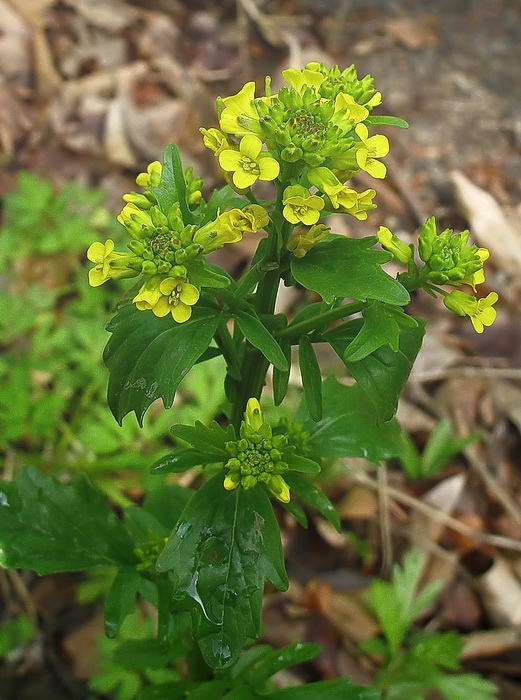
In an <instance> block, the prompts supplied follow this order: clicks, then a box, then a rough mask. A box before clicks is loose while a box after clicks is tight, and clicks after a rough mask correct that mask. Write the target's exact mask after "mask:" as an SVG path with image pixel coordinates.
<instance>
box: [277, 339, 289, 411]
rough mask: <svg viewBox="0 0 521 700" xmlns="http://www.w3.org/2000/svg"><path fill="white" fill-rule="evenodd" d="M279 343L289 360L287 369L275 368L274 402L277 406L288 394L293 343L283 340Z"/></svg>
mask: <svg viewBox="0 0 521 700" xmlns="http://www.w3.org/2000/svg"><path fill="white" fill-rule="evenodd" d="M279 344H280V347H281V349H282V352H283V353H284V355H285V357H286V360H287V362H288V367H287V369H277V367H274V368H273V403H274V404H275V406H280V404H281V403H282V402H283V401H284V398H285V396H286V391H287V389H288V382H289V373H290V365H291V343H290V342H289V341H281V342H280V343H279Z"/></svg>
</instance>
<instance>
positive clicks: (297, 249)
mask: <svg viewBox="0 0 521 700" xmlns="http://www.w3.org/2000/svg"><path fill="white" fill-rule="evenodd" d="M330 230H331V229H329V228H328V227H327V226H324V224H318V225H317V226H312V227H311V228H310V229H309V231H297V232H296V233H295V235H294V236H292V237H291V238H290V239H289V241H288V250H289V251H290V253H293V255H294V256H295V257H296V258H303V257H304V256H305V255H306V254H307V253H308V252H309V251H310V250H311V248H313V247H314V246H315V245H316V244H317V243H318V242H319V241H321V240H322V239H323V238H325V237H326V236H327V234H328V233H329V232H330Z"/></svg>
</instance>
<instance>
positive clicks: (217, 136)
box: [199, 128, 230, 156]
mask: <svg viewBox="0 0 521 700" xmlns="http://www.w3.org/2000/svg"><path fill="white" fill-rule="evenodd" d="M199 131H200V132H201V134H202V135H203V143H204V145H205V146H206V148H209V149H210V150H211V151H213V152H214V155H216V156H218V155H220V154H221V153H222V151H224V150H225V149H226V148H230V144H229V143H228V139H227V138H226V136H225V135H224V134H223V132H222V131H219V129H203V128H201V129H199Z"/></svg>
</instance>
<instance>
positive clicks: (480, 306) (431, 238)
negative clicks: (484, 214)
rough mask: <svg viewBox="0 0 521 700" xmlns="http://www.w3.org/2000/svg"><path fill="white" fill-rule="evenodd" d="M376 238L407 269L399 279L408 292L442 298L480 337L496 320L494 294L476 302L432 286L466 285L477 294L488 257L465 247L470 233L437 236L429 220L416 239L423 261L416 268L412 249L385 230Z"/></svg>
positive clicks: (448, 231) (447, 232) (484, 251)
mask: <svg viewBox="0 0 521 700" xmlns="http://www.w3.org/2000/svg"><path fill="white" fill-rule="evenodd" d="M377 237H378V241H379V243H380V245H381V246H382V247H383V248H385V249H386V250H388V251H389V252H390V253H392V254H393V257H394V259H395V260H397V261H398V262H401V263H402V264H405V265H407V272H405V273H403V274H401V275H399V279H400V281H401V282H402V284H404V285H405V286H406V287H407V288H408V289H410V290H412V289H418V288H420V287H423V288H424V289H425V290H426V291H427V292H429V294H432V295H433V296H435V295H436V292H437V293H439V294H441V295H442V296H443V297H444V299H443V303H444V304H445V306H446V307H447V308H448V309H450V310H451V311H453V312H454V313H457V314H458V315H459V316H467V317H469V318H470V320H471V322H472V325H473V327H474V330H475V331H476V332H477V333H482V332H483V330H484V328H485V327H486V326H491V325H492V324H493V323H494V321H495V319H496V310H495V309H494V308H493V305H494V304H495V303H496V301H497V300H498V295H497V294H496V293H495V292H490V294H488V295H487V296H486V297H485V298H476V297H474V296H472V295H470V294H467V293H466V292H462V291H460V290H459V289H456V290H454V291H452V292H446V291H445V290H443V289H440V288H439V287H436V286H434V285H444V286H450V287H460V286H461V285H464V284H468V285H469V286H470V287H472V288H473V289H474V291H476V286H477V285H478V284H483V282H484V281H485V273H484V271H483V263H484V262H485V260H487V259H488V257H489V251H488V250H487V249H486V248H478V246H476V245H468V242H469V237H470V232H469V231H462V232H461V233H457V234H455V233H454V232H453V231H452V230H451V229H445V230H444V231H442V232H441V233H438V231H437V227H436V219H435V218H434V217H433V216H431V217H430V218H429V219H427V221H426V222H425V223H424V224H423V226H422V229H421V233H420V236H419V239H418V254H419V257H420V259H421V260H422V261H423V263H424V265H423V267H419V266H418V265H417V264H416V262H415V261H414V259H413V251H414V246H412V245H406V244H405V243H404V242H403V241H401V240H400V239H399V238H398V236H395V235H394V234H393V233H391V231H390V230H389V229H388V228H386V227H385V226H380V228H379V230H378V232H377Z"/></svg>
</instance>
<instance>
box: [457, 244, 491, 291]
mask: <svg viewBox="0 0 521 700" xmlns="http://www.w3.org/2000/svg"><path fill="white" fill-rule="evenodd" d="M477 255H478V256H479V259H480V260H481V264H482V265H483V263H484V262H485V260H488V258H489V257H490V251H489V250H488V249H487V248H478V250H477ZM484 281H485V271H484V270H483V267H481V268H480V269H479V270H476V272H473V273H472V274H471V275H467V276H466V277H464V278H463V279H462V280H461V281H460V282H459V284H468V285H469V287H472V289H473V290H474V291H476V287H477V285H478V284H483V282H484Z"/></svg>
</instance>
